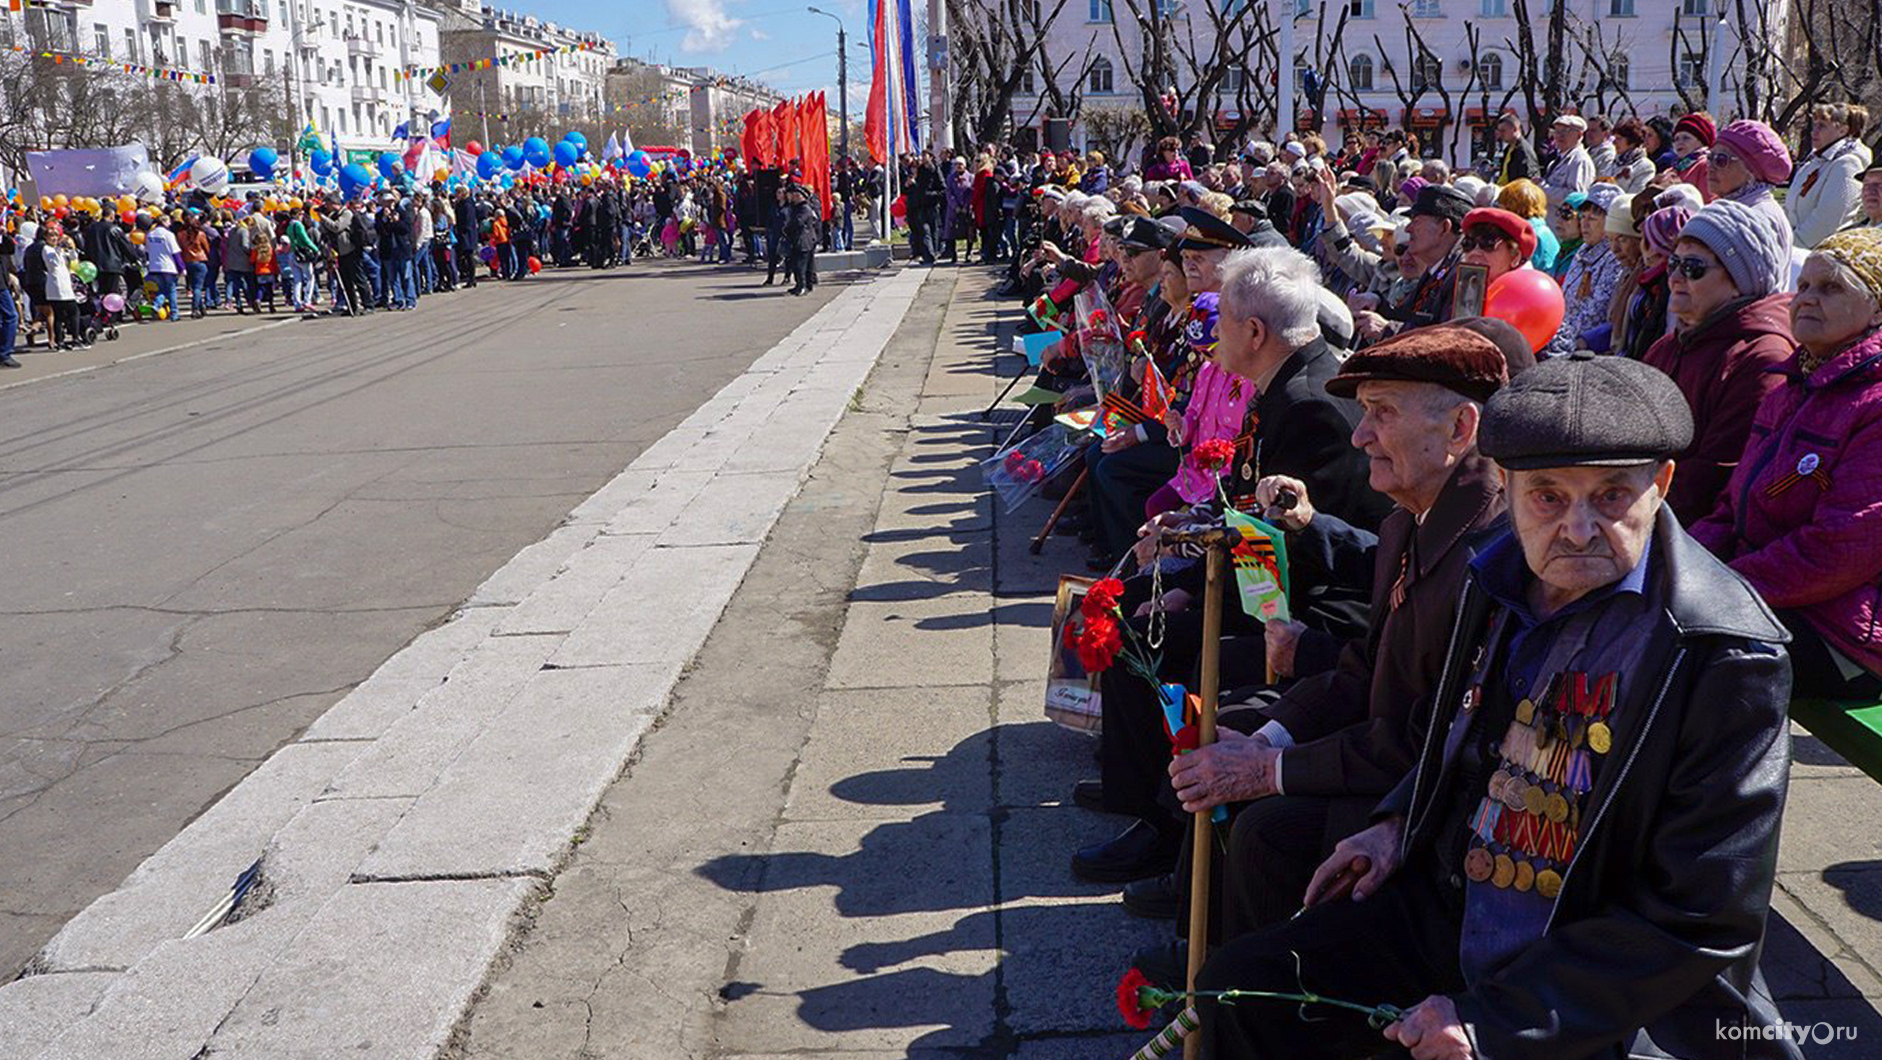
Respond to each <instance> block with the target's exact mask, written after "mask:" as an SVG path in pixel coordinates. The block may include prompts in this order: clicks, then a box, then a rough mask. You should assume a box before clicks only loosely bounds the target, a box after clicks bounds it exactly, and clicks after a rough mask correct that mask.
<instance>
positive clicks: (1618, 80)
mask: <svg viewBox="0 0 1882 1060" xmlns="http://www.w3.org/2000/svg"><path fill="white" fill-rule="evenodd" d="M1630 72H1631V71H1629V70H1628V69H1627V56H1626V55H1624V54H1621V53H1619V52H1616V53H1615V54H1613V55H1610V56H1608V76H1607V82H1608V87H1609V88H1612V89H1615V90H1617V91H1621V92H1625V91H1627V87H1628V85H1627V75H1628V74H1629V73H1630Z"/></svg>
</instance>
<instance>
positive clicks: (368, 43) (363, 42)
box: [346, 36, 379, 59]
mask: <svg viewBox="0 0 1882 1060" xmlns="http://www.w3.org/2000/svg"><path fill="white" fill-rule="evenodd" d="M346 54H348V55H354V56H359V57H362V58H366V59H377V58H378V57H379V45H377V44H375V43H373V41H372V38H370V37H366V36H349V37H347V38H346Z"/></svg>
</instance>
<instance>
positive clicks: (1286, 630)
mask: <svg viewBox="0 0 1882 1060" xmlns="http://www.w3.org/2000/svg"><path fill="white" fill-rule="evenodd" d="M1306 630H1307V627H1306V626H1305V625H1303V624H1301V623H1299V622H1289V621H1286V620H1284V619H1279V618H1271V619H1269V620H1268V621H1267V623H1266V624H1264V625H1263V626H1262V627H1261V634H1262V639H1263V641H1265V642H1266V644H1267V649H1268V666H1269V668H1270V669H1272V670H1273V671H1274V676H1276V677H1293V676H1294V649H1296V648H1298V647H1300V635H1301V634H1302V633H1304V632H1306Z"/></svg>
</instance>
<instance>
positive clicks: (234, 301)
mask: <svg viewBox="0 0 1882 1060" xmlns="http://www.w3.org/2000/svg"><path fill="white" fill-rule="evenodd" d="M223 278H224V279H225V281H226V282H227V283H228V285H229V305H230V306H231V307H233V308H236V309H240V308H242V301H243V299H245V298H246V299H247V301H248V307H249V308H250V309H260V308H261V284H260V283H259V282H258V281H256V279H255V274H254V273H252V272H234V271H226V270H225V271H224V273H223Z"/></svg>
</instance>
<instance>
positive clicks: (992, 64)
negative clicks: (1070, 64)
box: [948, 0, 1067, 144]
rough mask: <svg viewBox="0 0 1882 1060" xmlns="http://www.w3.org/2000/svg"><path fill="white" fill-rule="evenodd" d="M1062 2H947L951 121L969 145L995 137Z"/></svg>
mask: <svg viewBox="0 0 1882 1060" xmlns="http://www.w3.org/2000/svg"><path fill="white" fill-rule="evenodd" d="M1066 2H1067V0H979V2H975V0H948V38H949V44H950V50H949V55H950V58H951V59H952V61H953V68H954V83H953V88H954V93H953V102H954V113H955V115H956V118H955V120H956V122H957V123H961V124H962V125H963V126H964V127H965V129H966V131H968V132H969V133H971V136H972V139H973V142H975V143H983V144H984V143H992V142H993V141H996V140H998V139H1000V138H1001V135H1002V133H1004V132H1005V130H1006V126H1007V122H1008V120H1009V119H1010V118H1011V117H1012V112H1013V97H1014V95H1015V94H1017V93H1018V91H1019V89H1020V86H1021V84H1023V83H1024V81H1025V79H1026V77H1027V75H1028V74H1029V73H1032V72H1033V71H1034V69H1035V63H1036V62H1038V61H1039V60H1038V53H1039V51H1040V49H1041V48H1043V47H1044V46H1045V42H1046V35H1047V33H1048V32H1050V30H1051V29H1052V25H1053V23H1055V22H1057V21H1058V19H1059V15H1060V13H1061V12H1063V11H1064V10H1065V5H1066Z"/></svg>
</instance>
